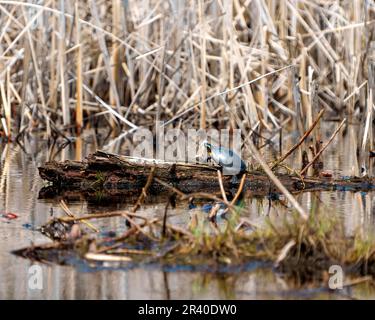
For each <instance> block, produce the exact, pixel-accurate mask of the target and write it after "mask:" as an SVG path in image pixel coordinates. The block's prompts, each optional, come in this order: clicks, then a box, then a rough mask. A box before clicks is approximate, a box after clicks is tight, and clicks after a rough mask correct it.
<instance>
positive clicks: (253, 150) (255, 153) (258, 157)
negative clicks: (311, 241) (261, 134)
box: [249, 140, 308, 221]
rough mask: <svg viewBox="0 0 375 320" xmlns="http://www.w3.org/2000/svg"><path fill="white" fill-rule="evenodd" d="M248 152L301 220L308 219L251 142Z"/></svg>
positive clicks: (303, 210)
mask: <svg viewBox="0 0 375 320" xmlns="http://www.w3.org/2000/svg"><path fill="white" fill-rule="evenodd" d="M249 147H250V151H251V153H252V156H253V157H254V158H255V160H256V161H258V162H259V164H260V165H261V167H262V168H263V170H264V171H265V173H266V174H267V175H268V177H269V178H270V179H271V180H272V182H273V183H274V184H275V186H276V187H277V188H278V189H279V190H280V191H281V192H282V193H283V194H284V195H285V197H286V198H287V199H288V200H289V202H290V203H291V204H292V205H293V207H294V208H295V209H296V210H297V212H298V213H299V215H300V216H301V218H302V219H303V220H305V221H307V219H308V214H307V213H306V211H305V209H303V208H302V207H301V205H300V204H299V203H298V201H297V200H296V199H295V198H294V197H293V195H292V194H291V193H290V192H289V191H288V190H287V189H286V188H285V187H284V185H283V184H282V183H281V182H280V180H279V179H278V178H277V177H276V176H275V175H274V173H273V172H272V170H271V168H270V167H269V166H268V165H267V163H266V162H265V161H264V160H263V159H262V156H261V155H260V153H259V152H258V150H257V148H256V147H255V146H254V144H253V142H252V141H251V140H250V141H249Z"/></svg>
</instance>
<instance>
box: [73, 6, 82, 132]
mask: <svg viewBox="0 0 375 320" xmlns="http://www.w3.org/2000/svg"><path fill="white" fill-rule="evenodd" d="M75 18H76V19H75V29H76V30H75V31H76V45H77V46H78V47H77V62H76V77H77V81H76V88H77V89H76V91H77V93H76V99H77V101H76V130H77V134H78V135H80V134H81V130H82V128H83V108H82V107H83V106H82V104H83V103H82V101H83V90H82V82H83V79H82V44H81V24H80V22H79V10H78V3H76V5H75Z"/></svg>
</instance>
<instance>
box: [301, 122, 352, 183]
mask: <svg viewBox="0 0 375 320" xmlns="http://www.w3.org/2000/svg"><path fill="white" fill-rule="evenodd" d="M345 122H346V118H345V119H344V120H342V122H341V123H340V125H339V126H338V127H337V128H336V130H335V131H334V132H333V134H332V136H331V137H330V138H329V139H328V141H327V142H326V144H325V145H324V146H322V148H321V149H320V150H319V152H317V153H316V155H315V156H314V158H313V159H312V160H311V161H310V163H309V164H308V165H306V166H305V167H304V168H303V169H302V171H301V172H300V175H301V176H302V175H304V174H305V173H306V172H307V169H308V168H310V166H312V165H313V164H314V162H315V161H316V160H317V159H318V158H319V156H320V155H321V154H322V153H323V151H324V150H325V149H326V148H327V147H328V146H329V144H330V143H331V142H332V140H333V139H334V138H335V136H336V135H337V133H338V132H339V131H340V129H341V128H342V126H343V125H344V124H345Z"/></svg>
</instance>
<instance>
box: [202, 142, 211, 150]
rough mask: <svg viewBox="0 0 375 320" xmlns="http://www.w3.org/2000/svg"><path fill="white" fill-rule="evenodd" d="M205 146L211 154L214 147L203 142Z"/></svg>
mask: <svg viewBox="0 0 375 320" xmlns="http://www.w3.org/2000/svg"><path fill="white" fill-rule="evenodd" d="M203 146H204V147H205V148H206V149H207V151H208V152H211V148H212V145H211V143H208V142H207V141H203Z"/></svg>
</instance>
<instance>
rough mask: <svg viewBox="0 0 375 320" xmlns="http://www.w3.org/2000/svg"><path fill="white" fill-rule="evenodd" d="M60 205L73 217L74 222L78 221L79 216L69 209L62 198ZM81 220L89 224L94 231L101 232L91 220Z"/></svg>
mask: <svg viewBox="0 0 375 320" xmlns="http://www.w3.org/2000/svg"><path fill="white" fill-rule="evenodd" d="M60 206H61V208H62V209H63V210H64V211H65V213H66V214H67V215H68V216H69V217H70V218H72V219H73V220H72V221H74V222H78V220H77V218H76V217H75V215H74V214H73V212H72V211H71V210H70V209H69V207H68V206H67V204H66V203H65V201H64V200H61V201H60ZM79 221H80V222H82V223H83V224H85V225H86V226H88V227H89V228H90V229H91V230H93V231H94V232H99V230H98V229H97V228H96V227H94V226H93V225H92V224H91V223H90V222H88V221H86V219H80V220H79Z"/></svg>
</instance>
